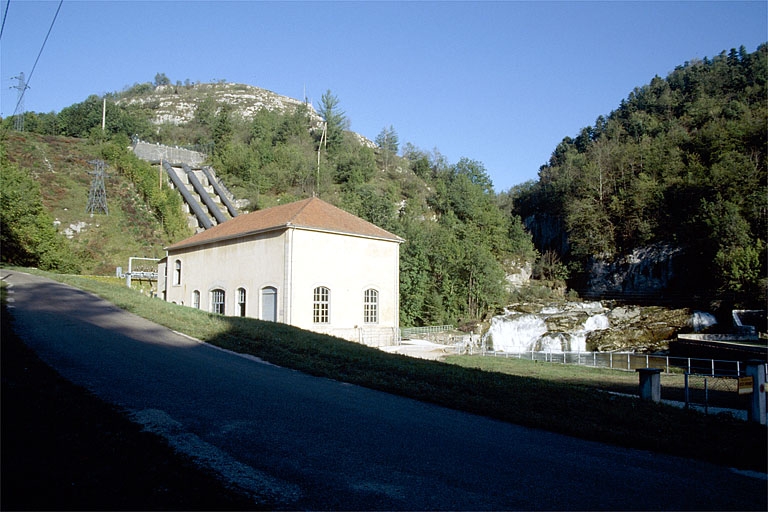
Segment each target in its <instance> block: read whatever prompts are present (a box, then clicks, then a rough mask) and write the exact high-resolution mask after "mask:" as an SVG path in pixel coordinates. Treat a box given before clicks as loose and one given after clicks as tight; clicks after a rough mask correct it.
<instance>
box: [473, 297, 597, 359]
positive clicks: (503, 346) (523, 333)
mask: <svg viewBox="0 0 768 512" xmlns="http://www.w3.org/2000/svg"><path fill="white" fill-rule="evenodd" d="M578 309H580V310H582V311H583V310H584V308H578ZM564 311H565V310H563V309H560V308H555V307H551V306H550V307H546V308H543V309H542V310H541V312H539V313H538V314H531V313H527V314H525V313H508V314H506V315H503V316H496V317H494V318H493V319H492V320H491V327H490V329H489V330H488V332H487V333H486V334H485V340H486V342H488V341H489V340H490V341H492V343H493V349H494V350H497V351H503V352H512V353H516V352H529V351H531V350H534V351H545V352H584V351H586V346H587V335H588V334H589V333H590V332H592V331H598V330H603V329H608V328H610V322H609V321H608V317H607V316H605V314H603V313H602V312H600V313H598V314H593V315H591V316H589V317H588V318H587V319H586V320H585V321H584V323H583V324H582V325H581V327H580V328H578V329H576V330H573V331H569V332H549V331H548V329H547V324H546V318H547V317H549V316H551V315H556V314H562V313H563V312H564ZM596 311H597V310H596V308H590V311H589V312H590V313H594V312H596Z"/></svg>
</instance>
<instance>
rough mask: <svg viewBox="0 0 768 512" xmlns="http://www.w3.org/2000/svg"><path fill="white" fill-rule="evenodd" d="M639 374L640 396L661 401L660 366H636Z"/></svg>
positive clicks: (644, 398)
mask: <svg viewBox="0 0 768 512" xmlns="http://www.w3.org/2000/svg"><path fill="white" fill-rule="evenodd" d="M635 371H637V373H638V374H639V375H640V398H641V399H643V400H652V401H654V402H656V403H658V402H660V401H661V368H637V369H636V370H635Z"/></svg>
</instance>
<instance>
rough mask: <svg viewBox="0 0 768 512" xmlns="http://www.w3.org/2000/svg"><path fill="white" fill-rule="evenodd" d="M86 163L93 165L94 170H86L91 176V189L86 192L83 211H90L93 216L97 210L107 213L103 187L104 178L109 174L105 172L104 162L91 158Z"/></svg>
mask: <svg viewBox="0 0 768 512" xmlns="http://www.w3.org/2000/svg"><path fill="white" fill-rule="evenodd" d="M88 163H89V164H91V165H94V166H95V170H94V171H93V172H91V171H89V172H88V174H90V175H91V176H93V179H92V180H91V190H90V192H88V206H87V207H86V208H85V212H86V213H90V214H91V217H93V214H94V213H95V212H96V211H97V210H98V211H103V212H104V213H105V214H107V215H109V208H107V191H106V189H105V188H104V178H109V175H108V174H107V173H106V172H105V169H106V164H105V163H104V161H103V160H91V161H90V162H88Z"/></svg>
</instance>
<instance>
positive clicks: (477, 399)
mask: <svg viewBox="0 0 768 512" xmlns="http://www.w3.org/2000/svg"><path fill="white" fill-rule="evenodd" d="M51 277H54V278H56V279H58V280H61V281H64V282H67V283H69V284H73V285H75V286H78V287H81V288H83V289H86V290H89V291H92V292H94V293H97V294H98V295H101V296H102V297H105V298H107V299H108V300H110V301H112V302H114V303H115V304H117V305H118V306H119V307H121V308H124V309H126V310H128V311H132V312H134V313H136V314H138V315H140V316H143V317H145V318H149V319H151V320H153V321H155V322H158V323H160V324H162V325H165V326H167V327H169V328H171V329H175V330H178V331H181V332H185V333H187V334H189V335H191V336H194V337H196V338H198V339H201V340H204V341H207V342H209V343H212V344H215V345H219V346H222V347H225V348H228V349H231V350H236V351H239V352H244V353H249V354H253V355H255V356H258V357H261V358H263V359H265V360H267V361H270V362H272V363H275V364H278V365H281V366H284V367H288V368H295V369H297V370H301V371H304V372H306V373H309V374H312V375H318V376H324V377H329V378H333V379H338V380H343V381H347V382H351V383H355V384H359V385H362V386H367V387H370V388H373V389H379V390H382V391H386V392H390V393H395V394H398V395H402V396H408V397H411V398H415V399H418V400H423V401H427V402H432V403H436V404H439V405H443V406H447V407H451V408H455V409H460V410H464V411H468V412H472V413H477V414H481V415H486V416H489V417H493V418H497V419H500V420H503V421H509V422H511V423H516V424H520V425H525V426H529V427H534V428H543V429H547V430H551V431H555V432H560V433H563V434H568V435H573V436H576V437H581V438H585V439H592V440H596V441H603V442H608V443H612V444H616V445H620V446H627V447H633V448H641V449H648V450H654V451H659V452H663V453H669V454H674V455H680V456H685V457H692V458H697V459H701V460H707V461H711V462H715V463H718V464H723V465H729V466H734V467H741V468H748V469H757V470H761V471H766V469H767V468H766V465H767V460H766V456H765V454H766V452H767V450H768V444H767V437H766V428H765V427H764V426H760V425H756V424H753V423H746V422H742V421H738V420H734V419H730V418H728V417H716V416H705V415H703V414H700V413H696V412H693V411H685V410H682V409H678V408H675V407H672V406H665V405H660V404H653V403H649V402H644V401H641V400H639V399H635V398H631V397H624V396H616V395H611V394H607V393H598V392H596V389H600V388H601V387H604V386H602V385H595V384H594V382H593V383H592V384H590V383H589V379H580V380H581V382H569V381H568V379H567V378H563V377H562V376H561V377H551V376H550V377H548V376H547V375H545V374H543V373H536V372H534V373H531V370H530V368H529V369H527V370H525V373H527V374H525V375H510V374H508V373H502V372H499V371H486V370H482V369H476V368H465V367H462V366H458V365H455V364H446V363H441V362H435V361H425V360H419V359H412V358H409V357H406V356H400V355H393V354H387V353H384V352H382V351H380V350H377V349H374V348H369V347H365V346H362V345H359V344H356V343H350V342H346V341H342V340H339V339H337V338H332V337H328V336H322V335H319V334H315V333H312V332H308V331H303V330H301V329H296V328H293V327H290V326H287V325H284V324H273V323H268V322H262V321H259V320H255V319H248V318H236V317H222V316H217V315H212V314H209V313H206V312H203V311H199V310H194V309H192V308H187V307H182V306H176V305H173V304H169V303H166V302H162V301H160V300H158V299H150V298H148V297H145V296H143V295H141V294H139V293H137V292H134V291H131V290H128V289H127V288H125V287H123V286H116V285H112V284H109V283H103V282H98V281H94V280H89V279H86V278H82V277H74V276H51ZM489 361H490V360H489ZM542 366H544V365H542ZM561 371H563V372H571V373H572V376H576V377H578V374H579V373H580V372H584V371H590V370H588V369H584V368H575V369H573V370H568V367H561ZM597 371H600V370H597Z"/></svg>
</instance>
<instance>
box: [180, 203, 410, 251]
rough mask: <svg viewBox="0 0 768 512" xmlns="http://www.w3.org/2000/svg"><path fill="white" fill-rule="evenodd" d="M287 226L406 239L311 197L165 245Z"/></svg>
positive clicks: (188, 244)
mask: <svg viewBox="0 0 768 512" xmlns="http://www.w3.org/2000/svg"><path fill="white" fill-rule="evenodd" d="M288 228H300V229H309V230H314V231H326V232H329V233H338V234H345V235H352V236H361V237H365V238H378V239H382V240H391V241H394V242H403V239H402V238H400V237H398V236H397V235H393V234H392V233H390V232H389V231H386V230H384V229H381V228H380V227H378V226H376V225H374V224H371V223H370V222H368V221H365V220H363V219H361V218H360V217H356V216H355V215H352V214H351V213H349V212H345V211H344V210H342V209H340V208H336V207H335V206H333V205H332V204H329V203H326V202H325V201H323V200H321V199H318V198H316V197H311V198H309V199H304V200H303V201H296V202H295V203H289V204H284V205H280V206H274V207H272V208H267V209H266V210H259V211H256V212H252V213H249V214H246V215H239V216H237V217H235V218H234V219H230V220H228V221H226V222H222V223H221V224H219V225H217V226H214V227H212V228H210V229H207V230H205V231H203V232H201V233H198V234H196V235H194V236H191V237H189V238H187V239H185V240H182V241H180V242H176V243H175V244H173V245H170V246H169V247H166V250H174V249H184V248H188V247H194V246H198V245H204V244H209V243H213V242H219V241H223V240H233V239H237V238H242V237H244V236H248V235H253V234H257V233H265V232H269V231H276V230H282V229H288Z"/></svg>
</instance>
